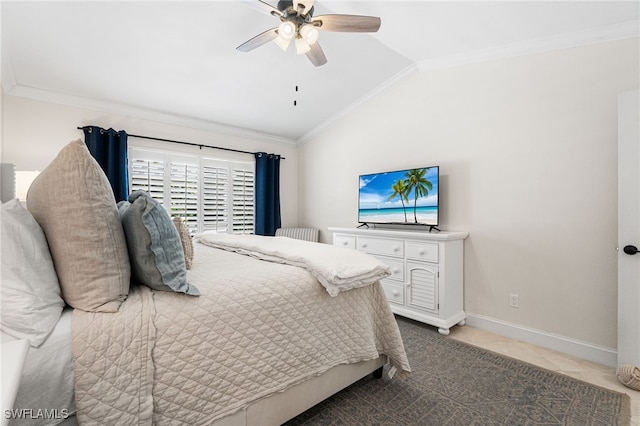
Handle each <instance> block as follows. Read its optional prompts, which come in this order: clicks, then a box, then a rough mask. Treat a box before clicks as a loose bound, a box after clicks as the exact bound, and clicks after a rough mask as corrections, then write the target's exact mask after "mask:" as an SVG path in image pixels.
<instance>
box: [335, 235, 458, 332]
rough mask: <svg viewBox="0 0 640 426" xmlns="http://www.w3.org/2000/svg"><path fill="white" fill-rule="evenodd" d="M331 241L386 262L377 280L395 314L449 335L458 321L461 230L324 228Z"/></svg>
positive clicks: (336, 244)
mask: <svg viewBox="0 0 640 426" xmlns="http://www.w3.org/2000/svg"><path fill="white" fill-rule="evenodd" d="M329 231H331V232H332V233H333V245H335V246H340V247H346V248H351V249H355V250H360V251H363V252H365V253H368V254H370V255H373V256H375V257H376V258H377V259H378V260H381V261H382V262H383V263H385V264H386V265H388V266H389V269H390V272H391V275H390V276H388V277H387V278H385V279H383V280H381V281H380V284H381V285H382V289H383V290H384V293H385V295H386V296H387V299H388V300H389V305H390V306H391V310H392V311H393V313H394V314H396V315H401V316H404V317H407V318H411V319H413V320H416V321H421V322H424V323H426V324H430V325H433V326H435V327H438V332H439V333H440V334H444V335H447V334H449V329H450V328H451V327H453V326H454V325H456V324H457V325H464V323H465V320H466V318H467V315H466V313H465V312H464V291H463V289H464V240H465V238H467V235H468V234H467V233H466V232H452V231H444V232H433V233H430V234H429V233H426V232H412V231H395V230H378V229H353V228H329Z"/></svg>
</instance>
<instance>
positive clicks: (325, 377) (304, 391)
mask: <svg viewBox="0 0 640 426" xmlns="http://www.w3.org/2000/svg"><path fill="white" fill-rule="evenodd" d="M386 363H387V357H386V356H385V355H381V356H380V357H379V358H377V359H373V360H369V361H361V362H358V363H355V364H341V365H338V366H336V367H333V368H332V369H330V370H328V371H327V372H325V373H323V374H322V375H320V376H316V377H313V378H311V379H309V380H306V381H304V382H302V383H299V384H297V385H295V386H293V387H290V388H289V389H287V390H285V391H283V392H278V393H275V394H272V395H270V396H267V397H265V398H262V399H260V400H258V401H255V402H253V403H252V404H251V405H249V406H248V407H247V408H245V409H243V410H240V411H238V412H236V413H234V414H231V415H229V416H226V417H223V418H221V419H219V420H217V421H216V422H214V423H212V426H271V425H274V426H277V425H281V424H282V423H284V422H286V421H287V420H290V419H292V418H294V417H295V416H297V415H299V414H301V413H304V412H305V411H307V410H308V409H309V408H311V407H313V406H314V405H316V404H318V403H320V402H322V401H324V400H325V399H327V398H329V397H330V396H331V395H333V394H335V393H338V392H340V391H341V390H342V389H344V388H346V387H347V386H349V385H351V384H353V383H355V382H357V381H358V380H360V379H362V378H363V377H365V376H366V375H368V374H373V376H374V377H375V378H381V377H382V368H383V366H384V365H385V364H386ZM61 425H62V426H77V425H78V422H77V420H76V416H72V417H69V418H68V419H66V420H65V421H64V422H62V423H61Z"/></svg>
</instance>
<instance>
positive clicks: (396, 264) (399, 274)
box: [374, 256, 404, 282]
mask: <svg viewBox="0 0 640 426" xmlns="http://www.w3.org/2000/svg"><path fill="white" fill-rule="evenodd" d="M374 257H375V258H376V259H378V260H379V261H380V262H383V263H384V264H385V265H387V266H389V271H390V272H391V275H389V276H388V277H387V278H385V279H387V280H393V281H400V282H404V262H403V261H402V259H391V258H388V257H382V256H374Z"/></svg>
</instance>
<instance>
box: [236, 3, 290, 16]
mask: <svg viewBox="0 0 640 426" xmlns="http://www.w3.org/2000/svg"><path fill="white" fill-rule="evenodd" d="M242 2H243V3H245V4H246V5H247V6H249V7H250V8H252V9H255V10H257V11H258V12H262V13H266V14H268V15H276V16H282V12H280V10H278V8H277V7H274V6H271V5H270V4H269V3H267V2H266V1H262V0H242Z"/></svg>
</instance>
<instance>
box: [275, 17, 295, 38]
mask: <svg viewBox="0 0 640 426" xmlns="http://www.w3.org/2000/svg"><path fill="white" fill-rule="evenodd" d="M278 35H279V36H280V37H282V38H283V39H285V40H291V39H292V38H293V36H295V35H296V25H295V24H294V23H293V22H289V21H284V22H282V23H281V24H280V25H279V26H278Z"/></svg>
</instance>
